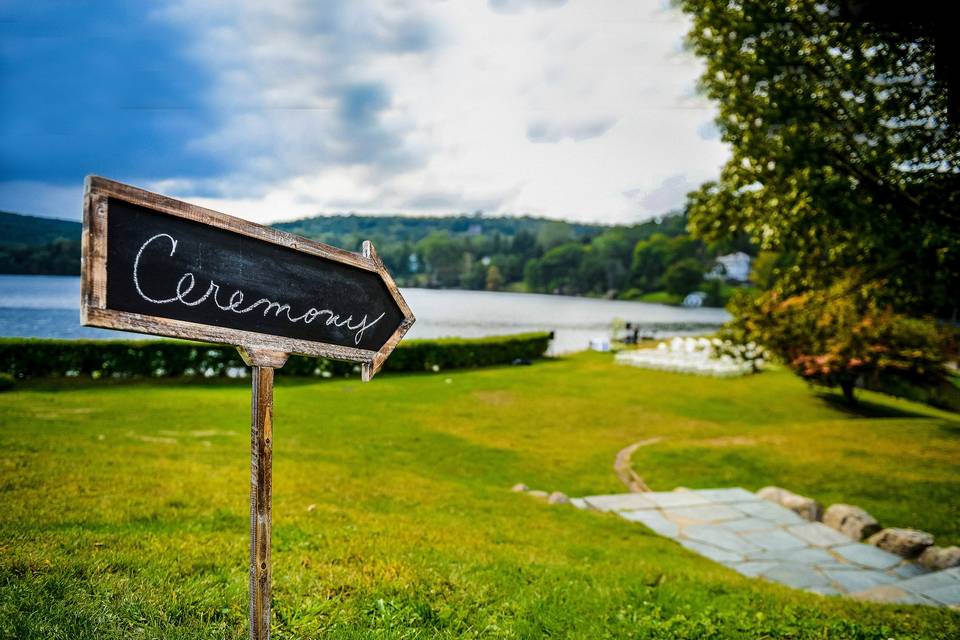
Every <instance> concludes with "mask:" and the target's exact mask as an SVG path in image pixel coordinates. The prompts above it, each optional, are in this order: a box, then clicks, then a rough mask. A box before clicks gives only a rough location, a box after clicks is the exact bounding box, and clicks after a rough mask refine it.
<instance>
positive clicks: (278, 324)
mask: <svg viewBox="0 0 960 640" xmlns="http://www.w3.org/2000/svg"><path fill="white" fill-rule="evenodd" d="M80 283H81V291H80V298H81V300H80V320H81V323H82V324H84V325H86V326H95V327H104V328H107V329H121V330H128V331H137V332H141V333H151V334H156V335H162V336H170V337H174V338H183V339H188V340H202V341H208V342H217V343H222V344H229V345H234V346H236V347H237V348H238V350H239V352H240V355H241V356H242V358H243V360H244V362H245V363H246V364H247V365H248V366H250V367H251V368H252V381H253V387H252V398H251V403H250V406H251V416H250V638H251V640H267V639H268V638H269V637H270V585H271V577H272V565H271V562H270V544H271V542H270V538H271V528H272V523H273V516H272V491H273V482H272V471H273V374H274V370H275V369H279V368H280V367H282V366H283V365H284V364H285V363H286V361H287V358H288V357H289V355H290V354H301V355H306V356H317V357H326V358H332V359H335V360H346V361H349V362H357V363H359V364H360V366H361V376H362V378H363V380H364V382H367V381H369V380H370V379H372V378H373V376H374V375H376V373H377V372H378V371H379V370H380V368H381V367H382V366H383V363H384V362H385V361H386V359H387V357H389V355H390V353H391V352H392V351H393V349H394V348H395V347H396V345H397V343H398V342H399V341H400V339H401V338H402V337H403V335H404V334H405V333H406V332H407V331H408V330H409V329H410V327H411V326H412V325H413V323H414V320H415V319H414V316H413V313H412V312H411V311H410V308H409V307H408V306H407V303H406V301H405V300H404V299H403V296H402V295H400V292H399V290H398V289H397V286H396V284H394V282H393V279H392V278H391V277H390V274H389V273H388V272H387V270H386V268H385V267H384V265H383V262H382V261H381V260H380V259H379V257H378V256H377V254H376V251H375V250H374V248H373V245H372V244H371V243H370V242H364V243H363V251H362V253H361V254H356V253H351V252H349V251H343V250H342V249H337V248H335V247H331V246H329V245H325V244H321V243H319V242H314V241H312V240H308V239H306V238H301V237H299V236H295V235H292V234H289V233H284V232H283V231H278V230H276V229H271V228H269V227H264V226H261V225H258V224H254V223H252V222H248V221H246V220H241V219H239V218H234V217H232V216H228V215H226V214H223V213H218V212H216V211H212V210H210V209H204V208H202V207H197V206H195V205H191V204H189V203H186V202H182V201H179V200H174V199H172V198H167V197H165V196H162V195H159V194H155V193H151V192H149V191H144V190H142V189H138V188H136V187H131V186H129V185H125V184H121V183H119V182H114V181H112V180H107V179H105V178H100V177H96V176H90V177H88V178H87V181H86V189H85V192H84V205H83V251H82V268H81V280H80Z"/></svg>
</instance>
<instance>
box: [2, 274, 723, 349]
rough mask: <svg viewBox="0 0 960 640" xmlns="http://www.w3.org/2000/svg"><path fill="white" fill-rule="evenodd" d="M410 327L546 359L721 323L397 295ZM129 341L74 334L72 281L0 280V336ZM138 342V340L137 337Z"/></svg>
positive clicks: (76, 284)
mask: <svg viewBox="0 0 960 640" xmlns="http://www.w3.org/2000/svg"><path fill="white" fill-rule="evenodd" d="M403 296H404V298H406V300H407V303H408V304H409V305H410V308H411V309H413V313H414V314H415V315H416V316H417V322H416V324H415V325H414V326H413V329H411V330H410V333H408V334H407V336H408V337H410V338H439V337H454V336H459V337H468V338H473V337H480V336H490V335H501V334H507V333H518V332H522V331H541V330H542V331H553V332H554V333H555V338H554V341H553V344H552V345H551V349H550V350H551V352H552V353H554V354H557V353H568V352H571V351H580V350H582V349H586V348H587V346H588V344H589V342H590V339H591V338H603V337H608V336H609V333H610V323H611V322H612V321H613V320H614V319H617V318H619V319H622V320H625V321H627V322H636V323H639V324H640V325H641V326H642V327H643V329H644V331H647V332H653V333H654V334H656V335H657V336H663V337H666V336H674V335H686V334H692V333H703V332H705V331H710V330H713V329H715V328H717V327H718V326H720V325H721V324H722V323H724V322H726V320H727V319H728V318H729V316H728V314H727V312H726V311H724V310H723V309H686V308H682V307H670V306H666V305H660V304H646V303H643V302H625V301H620V300H597V299H593V298H574V297H570V296H551V295H540V294H532V293H499V292H497V293H494V292H486V291H455V290H449V289H448V290H436V289H404V290H403ZM132 335H135V334H129V333H125V332H121V331H108V330H105V329H92V328H88V327H81V326H80V278H79V277H75V276H5V275H0V336H24V337H35V338H105V339H109V338H129V337H131V336H132ZM139 337H143V336H139Z"/></svg>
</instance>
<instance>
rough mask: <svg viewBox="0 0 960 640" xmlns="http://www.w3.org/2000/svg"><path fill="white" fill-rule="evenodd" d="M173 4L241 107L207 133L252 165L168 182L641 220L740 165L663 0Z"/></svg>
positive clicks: (278, 204) (396, 204)
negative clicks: (730, 161)
mask: <svg viewBox="0 0 960 640" xmlns="http://www.w3.org/2000/svg"><path fill="white" fill-rule="evenodd" d="M494 5H496V6H494ZM521 5H523V6H521ZM561 5H562V6H561ZM525 8H533V9H549V10H543V11H533V10H531V11H525V10H522V9H525ZM505 12H506V13H505ZM164 15H165V17H166V19H168V20H171V21H173V22H175V23H177V24H180V25H183V26H184V28H189V29H191V31H192V32H193V33H194V35H195V39H196V45H195V47H194V48H193V50H192V53H193V55H194V56H195V57H196V58H197V59H198V60H200V61H202V62H203V64H205V65H208V66H209V68H210V70H211V72H212V75H213V77H214V78H216V82H215V84H214V86H213V87H211V93H210V95H209V96H208V98H209V99H210V100H212V101H213V102H214V103H215V105H216V106H217V108H218V110H219V111H220V112H221V113H222V114H223V118H222V120H221V123H220V125H219V126H218V127H216V128H215V129H214V130H212V131H211V132H210V134H209V135H208V136H206V137H204V138H203V139H200V140H195V141H193V142H192V144H194V145H198V146H199V147H201V148H203V149H207V150H210V151H213V152H215V153H218V154H229V155H230V157H233V158H236V159H237V163H236V164H237V169H236V171H235V172H234V173H233V174H232V175H229V176H226V177H225V178H223V179H221V180H219V181H215V182H205V183H190V182H187V183H184V182H179V183H177V184H173V183H169V184H166V185H165V184H164V183H155V184H154V185H153V186H155V187H157V188H160V187H169V188H172V189H174V193H180V194H182V195H189V194H191V193H193V194H196V193H201V192H203V193H206V194H208V196H209V197H205V198H197V197H189V199H190V200H192V201H196V202H199V203H200V204H204V205H206V206H210V207H213V208H215V209H220V210H223V211H226V212H228V213H233V214H236V215H242V216H245V217H249V218H252V219H256V220H260V221H270V220H277V219H288V218H292V217H298V216H304V215H312V214H316V213H318V212H321V211H348V210H353V211H357V212H410V213H451V212H456V211H473V210H475V209H477V208H482V209H484V210H485V211H487V212H489V213H498V214H524V213H530V214H535V215H544V216H549V217H558V218H568V219H578V220H600V221H608V222H632V221H637V220H641V219H645V218H649V217H652V216H654V215H657V214H659V213H663V212H664V211H665V210H667V209H671V208H675V207H677V206H680V205H681V204H682V203H683V192H685V190H688V187H689V188H693V187H695V186H696V185H697V184H698V183H699V182H700V181H703V180H706V179H710V178H712V177H714V176H715V175H716V173H717V171H718V169H719V167H720V165H721V164H722V163H723V161H724V160H725V159H726V157H727V150H726V148H725V147H724V145H723V144H722V143H721V142H720V141H719V140H716V139H713V138H711V137H708V136H704V135H702V134H703V129H702V125H703V123H704V122H705V121H707V120H709V119H710V118H712V117H713V115H714V111H713V108H712V107H711V106H710V105H709V104H708V103H707V102H706V101H705V100H703V99H702V98H700V97H698V96H696V95H695V94H694V91H693V88H694V86H695V81H696V78H697V76H698V75H699V73H700V71H701V65H700V63H699V62H698V61H697V60H696V59H694V58H693V57H692V56H691V55H690V54H688V53H685V52H683V51H682V50H681V42H682V38H683V35H684V33H685V32H686V30H687V28H688V23H687V21H686V19H685V18H684V17H683V16H682V15H680V14H679V13H678V12H677V11H675V10H673V9H669V8H663V7H662V3H661V2H660V1H659V0H637V1H635V2H622V1H617V0H579V1H577V0H572V1H571V2H568V3H561V2H549V1H547V0H535V1H533V2H492V3H490V4H489V5H488V4H486V3H479V2H449V1H448V2H435V1H431V0H416V1H412V2H404V3H399V2H393V1H391V0H382V1H379V2H375V1H374V0H349V1H346V0H345V1H341V2H324V3H317V4H313V3H308V2H306V1H303V2H295V1H287V2H284V1H275V2H271V3H261V2H254V1H253V0H246V1H245V2H241V3H239V4H237V3H235V2H226V0H220V1H219V2H211V0H177V2H176V4H175V5H174V6H173V7H172V8H171V9H169V10H168V11H167V12H165V14H164ZM544 143H549V144H544ZM671 180H672V181H673V182H670V181H671ZM677 180H680V181H681V182H677ZM678 184H681V185H682V188H678V187H677V185H678ZM670 185H673V186H672V187H671V186H670ZM628 193H629V194H633V195H627V194H628ZM210 194H212V195H210ZM647 196H649V197H647Z"/></svg>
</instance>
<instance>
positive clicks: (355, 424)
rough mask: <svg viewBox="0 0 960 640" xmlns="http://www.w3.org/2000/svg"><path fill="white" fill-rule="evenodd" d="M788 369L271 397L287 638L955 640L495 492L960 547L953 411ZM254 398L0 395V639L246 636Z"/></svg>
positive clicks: (334, 386)
mask: <svg viewBox="0 0 960 640" xmlns="http://www.w3.org/2000/svg"><path fill="white" fill-rule="evenodd" d="M833 397H834V396H827V397H825V398H824V397H821V396H818V395H817V394H815V393H814V392H813V391H811V390H810V389H809V388H808V387H806V386H805V385H804V384H803V383H802V382H800V381H799V380H797V379H796V378H794V377H792V376H791V375H789V374H787V373H784V372H776V371H774V372H768V373H764V374H762V375H758V376H753V377H749V378H743V379H734V380H714V379H705V378H699V377H690V376H682V375H676V374H667V373H656V372H651V371H645V370H641V369H634V368H629V367H618V366H616V365H614V364H613V363H612V358H610V356H609V355H598V354H583V355H578V356H574V357H570V358H566V359H563V360H558V361H551V362H544V363H540V364H536V365H534V366H532V367H508V368H497V369H486V370H479V371H470V372H450V373H444V372H441V373H439V374H436V375H406V376H403V375H387V376H383V377H381V378H378V379H377V380H375V381H374V382H372V383H370V384H366V385H364V384H361V383H359V382H356V381H352V380H347V381H336V382H329V381H327V382H314V381H310V382H303V381H297V380H284V379H279V381H278V388H277V390H276V410H275V422H274V546H273V552H274V556H273V557H274V600H273V606H274V637H275V638H298V639H303V638H317V637H330V638H368V637H372V638H433V637H440V638H460V637H468V638H470V637H485V638H486V637H489V638H543V637H561V638H568V637H572V638H711V637H720V638H726V637H743V638H756V637H789V638H858V639H870V638H876V639H885V638H891V637H895V638H909V637H931V638H956V637H960V613H958V612H956V611H948V610H938V609H929V608H924V607H911V606H884V605H874V604H865V603H858V602H854V601H850V600H845V599H839V598H824V597H819V596H816V595H812V594H805V593H802V592H798V591H793V590H790V589H788V588H786V587H781V586H778V585H774V584H768V583H765V582H762V581H759V580H753V579H748V578H744V577H741V576H739V575H738V574H736V573H735V572H733V571H731V570H727V569H724V568H722V567H720V566H718V565H715V564H712V563H710V562H709V561H707V560H705V559H703V558H701V557H700V556H696V555H694V554H692V553H689V552H687V551H685V550H684V549H682V548H681V547H680V546H679V545H677V544H676V543H674V542H672V541H670V540H667V539H664V538H661V537H658V536H655V535H653V534H652V533H650V532H649V531H648V530H646V529H645V528H643V527H642V526H640V525H635V524H630V523H627V522H625V521H623V520H621V519H619V518H617V517H615V516H612V515H608V514H598V513H590V512H582V511H577V510H575V509H573V508H571V507H551V506H548V505H546V504H544V503H542V502H538V501H536V500H534V499H531V498H529V497H527V496H524V495H521V494H514V493H511V492H510V491H509V487H510V486H511V485H512V484H514V483H516V482H526V483H527V484H529V485H531V486H532V487H535V488H541V489H546V490H562V491H564V492H566V493H568V494H570V495H584V494H591V493H603V492H616V491H622V490H623V487H622V486H621V485H619V484H618V482H617V480H616V478H615V476H614V474H613V472H612V470H611V465H612V462H613V458H614V455H615V454H616V452H617V451H618V450H619V449H621V448H622V447H624V446H626V445H628V444H630V443H632V442H635V441H637V440H640V439H643V438H648V437H651V436H655V435H660V436H663V437H664V440H663V441H662V442H661V443H659V444H656V445H652V446H650V447H647V448H643V449H641V450H639V451H638V452H637V454H636V455H635V458H634V460H635V467H636V469H637V471H638V472H639V473H640V474H641V475H642V476H643V477H644V478H645V479H646V480H647V482H648V483H649V484H650V485H651V486H652V487H654V488H655V489H672V488H673V487H675V486H677V485H683V486H687V487H693V488H699V487H718V486H734V485H739V486H744V487H747V488H749V489H757V488H759V487H761V486H764V485H767V484H778V485H783V486H786V487H788V488H790V489H792V490H794V491H797V492H800V493H805V494H807V495H811V496H814V497H816V498H818V499H819V500H821V501H822V502H824V503H825V504H828V503H830V502H834V501H841V500H842V501H846V502H851V503H853V504H858V505H861V506H863V507H865V508H867V509H868V510H870V511H871V512H873V513H874V514H875V515H876V516H877V517H878V518H879V519H880V520H881V521H882V522H883V523H884V524H887V525H890V526H898V525H899V526H916V527H920V528H924V529H927V530H929V531H931V532H932V533H934V534H936V536H937V538H938V541H939V542H940V543H957V542H960V528H958V520H960V518H958V517H957V514H958V507H960V502H958V495H960V474H958V471H960V416H957V415H956V414H949V413H943V412H937V411H934V410H930V409H927V408H925V407H921V406H919V405H915V404H910V403H907V402H902V401H897V400H892V399H887V398H883V397H881V396H875V395H868V396H865V398H866V400H867V402H865V403H864V405H863V407H862V408H861V410H860V411H859V412H858V413H851V412H850V411H848V410H847V409H846V408H845V407H843V406H841V405H838V404H836V403H835V402H834V401H833ZM248 421H249V390H248V388H247V386H246V385H241V384H233V383H220V384H210V383H189V382H186V383H171V382H166V383H122V384H121V383H112V382H109V381H99V382H96V383H94V382H86V383H74V384H67V383H61V384H57V385H54V384H45V385H44V384H34V385H33V386H27V387H21V388H19V389H18V390H15V391H11V392H5V393H3V394H2V395H0V447H2V451H3V455H2V456H0V469H2V471H3V474H2V481H0V637H2V638H18V639H20V638H67V639H70V640H77V639H81V638H90V639H93V638H96V639H98V640H100V639H106V638H158V639H160V638H162V639H164V640H167V639H173V638H244V637H246V635H245V634H246V597H247V596H246V590H247V573H246V568H247V553H248V547H247V545H248V537H247V536H248V521H247V517H248V516H247V514H248V490H249V484H248V482H249V466H248V465H249V437H248Z"/></svg>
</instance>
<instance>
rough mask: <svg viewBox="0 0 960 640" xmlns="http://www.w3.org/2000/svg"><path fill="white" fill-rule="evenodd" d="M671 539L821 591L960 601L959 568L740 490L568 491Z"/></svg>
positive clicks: (751, 571)
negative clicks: (900, 552)
mask: <svg viewBox="0 0 960 640" xmlns="http://www.w3.org/2000/svg"><path fill="white" fill-rule="evenodd" d="M571 502H572V503H573V504H574V505H575V506H576V507H578V508H580V509H593V510H596V511H608V512H613V513H616V514H618V515H619V516H621V517H622V518H624V519H626V520H630V521H631V522H639V523H641V524H643V525H645V526H647V527H648V528H650V529H651V530H652V531H654V532H655V533H657V534H659V535H662V536H666V537H668V538H673V539H674V540H676V541H677V542H679V543H680V544H681V545H683V546H684V547H686V548H687V549H690V550H691V551H694V552H696V553H699V554H700V555H702V556H705V557H707V558H709V559H710V560H713V561H714V562H719V563H720V564H723V565H726V566H728V567H730V568H731V569H734V570H736V571H739V572H740V573H742V574H743V575H745V576H750V577H759V578H763V579H766V580H772V581H773V582H779V583H781V584H785V585H787V586H790V587H794V588H797V589H805V590H807V591H812V592H814V593H819V594H822V595H848V596H851V597H854V598H860V599H863V600H872V601H875V602H890V603H901V604H924V605H930V606H949V607H960V567H955V568H953V569H946V570H944V571H936V572H930V571H928V570H927V569H924V568H923V567H921V566H919V565H917V564H915V563H913V562H910V561H909V560H904V559H903V558H901V557H900V556H897V555H894V554H892V553H888V552H886V551H884V550H882V549H878V548H877V547H874V546H872V545H868V544H863V543H860V542H854V541H853V540H851V539H850V538H848V537H847V536H845V535H843V534H842V533H840V532H838V531H835V530H833V529H831V528H830V527H828V526H826V525H825V524H822V523H820V522H807V521H806V520H804V519H803V518H801V517H800V516H798V515H797V514H796V513H794V512H793V511H791V510H789V509H787V508H785V507H782V506H780V505H778V504H774V503H773V502H768V501H766V500H762V499H761V498H759V497H758V496H757V495H756V494H754V493H751V492H749V491H747V490H746V489H741V488H739V487H737V488H733V489H702V490H697V491H685V490H678V491H669V492H651V493H623V494H612V495H603V496H587V497H585V498H573V499H572V500H571Z"/></svg>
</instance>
